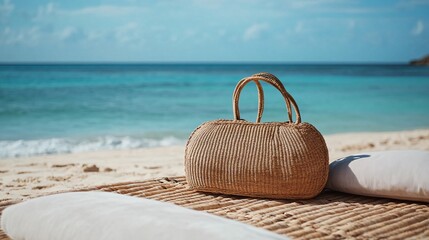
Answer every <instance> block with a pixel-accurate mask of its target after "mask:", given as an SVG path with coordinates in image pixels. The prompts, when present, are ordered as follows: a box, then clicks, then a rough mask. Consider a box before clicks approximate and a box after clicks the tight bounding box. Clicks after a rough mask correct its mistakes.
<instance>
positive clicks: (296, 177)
mask: <svg viewBox="0 0 429 240" xmlns="http://www.w3.org/2000/svg"><path fill="white" fill-rule="evenodd" d="M250 81H254V82H255V83H256V84H257V87H258V93H259V108H258V116H257V120H256V122H255V123H253V122H248V121H245V120H242V119H240V113H239V108H238V100H239V96H240V92H241V89H242V88H243V87H244V86H245V85H246V84H247V83H248V82H250ZM259 81H265V82H268V83H270V84H271V85H273V86H274V87H275V88H277V89H278V90H279V91H280V92H281V93H282V95H283V97H284V98H285V102H286V108H287V111H288V116H289V121H288V122H268V123H261V122H260V119H261V116H262V111H263V103H264V101H263V91H262V86H261V84H260V83H259ZM292 107H293V109H294V110H295V114H296V121H295V122H293V121H292ZM233 111H234V120H215V121H210V122H206V123H203V124H202V125H201V126H199V127H198V128H197V129H196V130H195V131H194V132H193V133H192V134H191V136H190V138H189V140H188V143H187V145H186V150H185V172H186V179H187V182H188V184H189V186H190V187H191V188H192V189H195V190H197V191H204V192H212V193H223V194H232V195H241V196H251V197H266V198H279V199H307V198H312V197H314V196H316V195H317V194H319V193H320V192H321V191H322V190H323V188H324V186H325V184H326V181H327V177H328V171H329V167H328V166H329V158H328V149H327V147H326V143H325V141H324V139H323V137H322V135H321V134H320V133H319V132H318V131H317V129H316V128H315V127H313V126H312V125H311V124H309V123H302V122H301V117H300V113H299V109H298V106H297V104H296V102H295V100H294V99H293V98H292V96H291V95H290V94H289V93H288V92H287V91H286V89H285V88H284V86H283V84H282V83H281V82H280V80H278V79H277V78H276V77H275V76H274V75H271V74H268V73H259V74H255V75H252V76H250V77H248V78H244V79H242V80H241V81H240V82H239V83H238V84H237V87H236V89H235V91H234V94H233Z"/></svg>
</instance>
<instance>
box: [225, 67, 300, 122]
mask: <svg viewBox="0 0 429 240" xmlns="http://www.w3.org/2000/svg"><path fill="white" fill-rule="evenodd" d="M250 81H255V82H258V81H264V82H267V83H269V84H271V85H272V86H274V87H275V88H276V89H277V90H279V91H280V93H281V94H282V96H283V98H284V99H285V102H286V108H287V111H288V118H289V122H293V120H292V108H291V106H292V107H293V110H294V111H295V115H296V120H295V123H297V124H298V123H301V114H300V112H299V108H298V105H297V104H296V102H295V99H294V98H293V97H292V96H291V95H290V94H289V93H288V92H287V91H286V89H285V87H284V86H283V84H282V82H281V81H280V80H279V79H278V78H277V77H276V76H274V75H272V74H270V73H257V74H254V75H252V76H250V77H247V78H243V79H242V80H241V81H240V82H238V84H237V86H236V87H235V90H234V94H233V101H232V102H233V105H232V107H233V113H234V120H239V119H240V110H239V107H238V102H239V99H240V93H241V90H242V89H243V87H244V86H245V85H246V84H247V83H248V82H250ZM258 90H259V87H258ZM260 90H262V88H261V89H260ZM259 103H261V101H259ZM262 104H263V100H262ZM262 108H263V107H262ZM258 114H259V110H258ZM261 115H262V112H261ZM257 120H258V119H257ZM256 122H259V121H256Z"/></svg>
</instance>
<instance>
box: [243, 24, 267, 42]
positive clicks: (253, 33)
mask: <svg viewBox="0 0 429 240" xmlns="http://www.w3.org/2000/svg"><path fill="white" fill-rule="evenodd" d="M268 28H269V25H268V24H265V23H262V24H261V23H258V24H253V25H252V26H250V27H248V28H247V29H246V31H244V35H243V39H244V40H246V41H249V40H253V39H257V38H259V36H260V35H261V34H262V33H263V32H264V31H266V30H268Z"/></svg>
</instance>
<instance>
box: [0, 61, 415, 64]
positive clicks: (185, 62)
mask: <svg viewBox="0 0 429 240" xmlns="http://www.w3.org/2000/svg"><path fill="white" fill-rule="evenodd" d="M125 64H130V65H221V64H224V65H241V64H246V65H410V62H375V61H366V62H365V61H347V62H329V61H327V62H318V61H314V62H312V61H296V62H292V61H285V62H280V61H272V62H270V61H260V62H257V61H254V62H252V61H176V62H175V61H153V62H150V61H128V62H127V61H10V62H7V61H4V62H3V61H0V65H125Z"/></svg>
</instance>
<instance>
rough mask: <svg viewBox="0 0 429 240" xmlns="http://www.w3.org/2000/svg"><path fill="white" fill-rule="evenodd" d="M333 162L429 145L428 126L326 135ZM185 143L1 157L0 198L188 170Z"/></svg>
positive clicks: (166, 174)
mask: <svg viewBox="0 0 429 240" xmlns="http://www.w3.org/2000/svg"><path fill="white" fill-rule="evenodd" d="M324 137H325V140H326V143H327V145H328V149H329V158H330V161H334V160H335V159H338V158H340V157H343V156H346V155H350V154H355V153H359V152H370V151H380V150H393V149H416V150H429V129H417V130H411V131H397V132H361V133H341V134H333V135H326V136H324ZM183 156H184V145H178V146H170V147H152V148H139V149H130V150H101V151H90V152H79V153H69V154H55V155H37V156H30V157H18V158H2V159H0V201H6V200H20V199H26V198H30V197H35V196H38V195H42V194H46V193H51V192H58V191H67V190H72V189H79V188H85V187H92V186H97V185H102V184H111V183H117V182H127V181H140V180H146V179H150V178H157V177H164V176H179V175H184V166H183Z"/></svg>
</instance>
